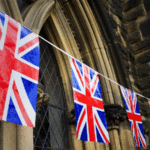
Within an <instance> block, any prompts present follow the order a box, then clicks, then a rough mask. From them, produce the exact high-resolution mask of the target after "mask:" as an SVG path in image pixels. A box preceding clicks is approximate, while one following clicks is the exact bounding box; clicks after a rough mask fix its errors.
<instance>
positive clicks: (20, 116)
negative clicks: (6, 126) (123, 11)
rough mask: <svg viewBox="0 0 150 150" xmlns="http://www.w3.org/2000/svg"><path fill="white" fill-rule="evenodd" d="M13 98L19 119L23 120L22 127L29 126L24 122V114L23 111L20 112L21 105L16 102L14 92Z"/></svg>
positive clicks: (12, 93)
mask: <svg viewBox="0 0 150 150" xmlns="http://www.w3.org/2000/svg"><path fill="white" fill-rule="evenodd" d="M11 97H12V101H13V103H14V106H15V108H16V111H17V114H18V116H19V119H20V120H21V123H22V125H24V126H27V124H26V122H25V120H24V118H23V115H22V113H21V111H20V108H19V105H18V103H17V100H16V97H15V95H14V92H13V90H12V91H11Z"/></svg>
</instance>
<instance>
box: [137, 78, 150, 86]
mask: <svg viewBox="0 0 150 150" xmlns="http://www.w3.org/2000/svg"><path fill="white" fill-rule="evenodd" d="M139 86H140V88H141V89H146V88H150V76H148V77H144V78H142V79H140V80H139Z"/></svg>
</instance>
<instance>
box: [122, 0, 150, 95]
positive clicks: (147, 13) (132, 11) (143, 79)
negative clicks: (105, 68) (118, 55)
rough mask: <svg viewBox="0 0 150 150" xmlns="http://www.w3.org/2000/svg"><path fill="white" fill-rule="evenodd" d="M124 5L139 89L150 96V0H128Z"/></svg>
mask: <svg viewBox="0 0 150 150" xmlns="http://www.w3.org/2000/svg"><path fill="white" fill-rule="evenodd" d="M122 7H123V10H124V23H125V25H126V29H127V37H128V41H129V43H130V45H131V50H132V53H133V54H134V57H135V67H136V70H137V74H138V79H139V84H138V85H139V89H140V90H141V93H142V94H143V95H144V96H146V97H150V85H149V83H150V1H148V0H134V1H133V0H128V1H125V2H123V3H122Z"/></svg>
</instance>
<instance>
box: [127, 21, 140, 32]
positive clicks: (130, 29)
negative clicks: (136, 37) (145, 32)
mask: <svg viewBox="0 0 150 150" xmlns="http://www.w3.org/2000/svg"><path fill="white" fill-rule="evenodd" d="M125 26H126V30H127V32H128V33H131V32H134V31H136V30H137V29H138V26H137V22H136V21H132V22H130V23H128V24H126V25H125Z"/></svg>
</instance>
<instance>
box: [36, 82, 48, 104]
mask: <svg viewBox="0 0 150 150" xmlns="http://www.w3.org/2000/svg"><path fill="white" fill-rule="evenodd" d="M49 100H50V96H49V94H47V93H44V86H43V85H42V84H41V83H39V84H38V94H37V104H36V107H41V106H42V103H48V102H49Z"/></svg>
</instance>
